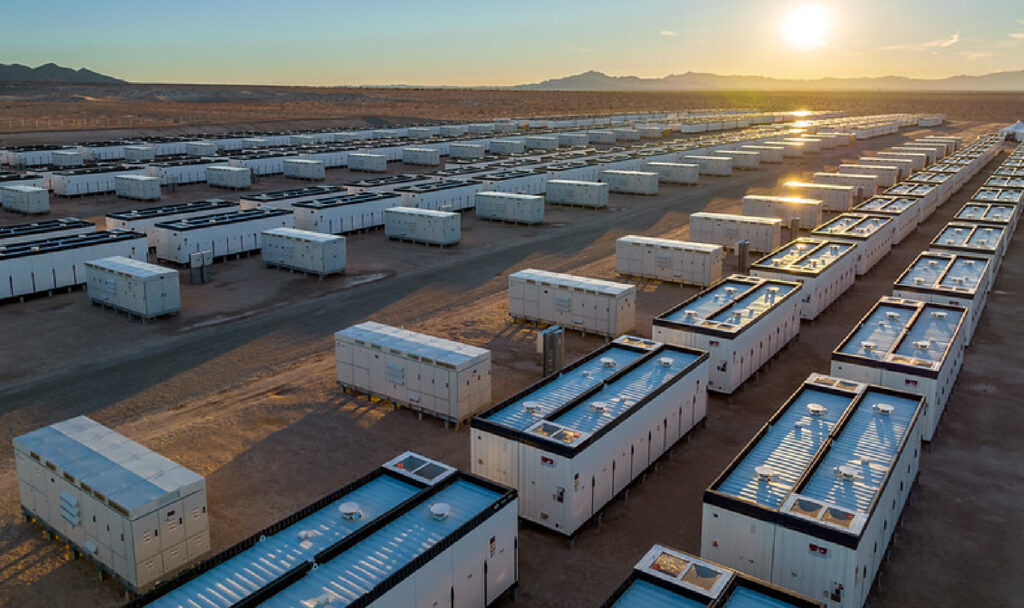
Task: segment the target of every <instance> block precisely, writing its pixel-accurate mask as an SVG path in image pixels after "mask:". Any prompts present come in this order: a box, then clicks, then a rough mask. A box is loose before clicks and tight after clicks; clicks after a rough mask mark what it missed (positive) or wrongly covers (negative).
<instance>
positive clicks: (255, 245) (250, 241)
mask: <svg viewBox="0 0 1024 608" xmlns="http://www.w3.org/2000/svg"><path fill="white" fill-rule="evenodd" d="M293 225H294V224H293V220H292V212H291V211H286V210H284V209H249V210H248V211H235V212H231V213H220V214H217V215H207V216H202V217H190V218H184V219H177V220H170V221H166V222H159V223H157V224H155V225H154V226H153V230H154V236H155V238H154V240H155V241H156V257H157V259H159V260H166V261H168V262H175V263H178V264H187V263H188V262H189V256H190V255H191V254H193V253H195V252H197V251H210V252H212V254H213V257H214V258H222V257H225V256H229V255H238V254H242V253H249V252H252V251H259V249H260V247H262V237H261V235H262V234H263V231H264V230H269V229H271V228H282V227H286V228H291V227H292V226H293Z"/></svg>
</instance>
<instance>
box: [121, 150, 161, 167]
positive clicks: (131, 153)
mask: <svg viewBox="0 0 1024 608" xmlns="http://www.w3.org/2000/svg"><path fill="white" fill-rule="evenodd" d="M124 159H125V160H126V161H128V162H130V163H142V162H149V161H152V160H156V148H154V147H153V146H125V147H124Z"/></svg>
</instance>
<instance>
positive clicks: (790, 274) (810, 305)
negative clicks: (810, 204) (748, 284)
mask: <svg viewBox="0 0 1024 608" xmlns="http://www.w3.org/2000/svg"><path fill="white" fill-rule="evenodd" d="M857 247H858V245H855V244H853V243H846V242H843V241H833V240H827V239H819V238H806V237H803V238H798V239H795V240H793V241H791V242H790V243H788V244H786V245H784V246H783V247H781V248H780V249H778V250H776V251H773V252H772V253H770V254H769V255H767V256H765V257H763V258H761V259H760V260H758V261H756V262H754V263H753V264H752V265H751V266H750V274H751V275H752V276H755V277H762V278H765V279H779V280H783V281H796V282H798V283H802V284H803V288H802V290H801V295H802V297H801V300H800V317H801V318H803V319H807V320H809V321H811V320H814V319H816V318H817V317H818V315H820V314H821V313H822V312H824V311H825V309H827V308H828V307H829V306H830V305H831V304H832V303H833V302H835V301H836V300H838V299H839V296H841V295H843V293H845V292H846V290H847V289H849V288H850V287H853V282H854V280H855V278H856V270H857V260H856V254H855V251H854V250H855V249H856V248H857Z"/></svg>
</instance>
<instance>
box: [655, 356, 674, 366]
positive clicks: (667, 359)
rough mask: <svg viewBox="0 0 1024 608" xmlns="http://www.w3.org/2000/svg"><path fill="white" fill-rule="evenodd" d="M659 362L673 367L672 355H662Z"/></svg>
mask: <svg viewBox="0 0 1024 608" xmlns="http://www.w3.org/2000/svg"><path fill="white" fill-rule="evenodd" d="M658 364H659V365H661V366H662V367H672V357H662V358H660V359H658Z"/></svg>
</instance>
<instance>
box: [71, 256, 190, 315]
mask: <svg viewBox="0 0 1024 608" xmlns="http://www.w3.org/2000/svg"><path fill="white" fill-rule="evenodd" d="M85 274H86V289H87V290H88V291H89V300H90V301H91V302H93V303H95V304H101V305H103V306H109V307H111V308H114V309H117V310H122V311H124V312H127V313H130V314H133V315H136V316H138V317H142V318H143V319H153V318H155V317H162V316H164V315H169V314H173V313H176V312H178V311H180V310H181V295H180V293H179V288H178V271H177V270H174V269H171V268H164V267H162V266H157V265H155V264H149V263H147V262H143V261H140V260H133V259H131V258H126V257H122V256H113V257H109V258H100V259H97V260H87V261H86V262H85Z"/></svg>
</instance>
